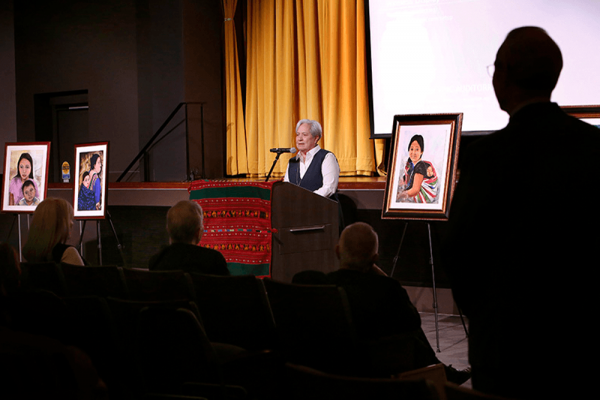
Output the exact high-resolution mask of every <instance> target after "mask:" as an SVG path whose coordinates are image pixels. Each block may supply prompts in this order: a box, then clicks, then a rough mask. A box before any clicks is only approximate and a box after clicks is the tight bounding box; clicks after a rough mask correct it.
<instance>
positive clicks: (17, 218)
mask: <svg viewBox="0 0 600 400" xmlns="http://www.w3.org/2000/svg"><path fill="white" fill-rule="evenodd" d="M15 220H17V231H18V232H17V236H18V240H19V246H18V247H19V262H23V251H22V248H23V243H22V240H21V237H22V231H21V214H15V217H14V219H13V223H12V225H11V226H10V230H9V231H8V237H7V238H6V242H9V241H10V234H11V233H12V230H13V228H14V226H15ZM27 227H28V228H29V213H28V214H27Z"/></svg>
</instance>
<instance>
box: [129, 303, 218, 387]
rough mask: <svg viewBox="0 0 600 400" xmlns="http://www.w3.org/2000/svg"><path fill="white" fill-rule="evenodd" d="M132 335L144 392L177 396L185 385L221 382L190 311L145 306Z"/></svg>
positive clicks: (213, 354)
mask: <svg viewBox="0 0 600 400" xmlns="http://www.w3.org/2000/svg"><path fill="white" fill-rule="evenodd" d="M135 336H136V341H135V344H134V349H135V359H136V360H137V363H138V366H139V369H140V371H141V373H142V376H143V378H144V382H145V387H146V392H155V393H176V391H178V390H180V388H181V386H182V385H183V383H185V382H207V383H218V384H221V383H222V377H221V372H220V367H219V364H218V362H217V357H216V354H215V352H214V350H213V348H212V346H211V343H210V342H209V340H208V337H207V336H206V334H205V332H204V330H203V329H202V326H201V325H200V322H199V321H198V319H197V318H196V316H195V315H194V314H193V313H192V312H191V311H190V310H187V309H183V308H178V309H175V308H164V307H145V308H143V309H142V310H140V312H139V314H138V317H137V323H136V330H135Z"/></svg>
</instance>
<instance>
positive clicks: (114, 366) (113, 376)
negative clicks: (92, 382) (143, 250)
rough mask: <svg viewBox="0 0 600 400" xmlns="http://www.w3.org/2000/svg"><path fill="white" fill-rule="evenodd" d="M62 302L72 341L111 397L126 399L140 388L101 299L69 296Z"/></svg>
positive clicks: (124, 345)
mask: <svg viewBox="0 0 600 400" xmlns="http://www.w3.org/2000/svg"><path fill="white" fill-rule="evenodd" d="M63 301H64V302H65V303H66V306H67V308H68V310H69V312H70V315H71V317H72V320H73V324H72V338H73V340H72V342H71V343H70V344H72V345H74V346H76V347H78V348H80V349H82V350H83V351H84V352H85V353H86V354H87V355H89V356H90V359H91V360H92V363H93V364H94V367H95V368H96V370H97V371H98V374H99V375H100V376H101V377H102V380H103V381H104V382H105V383H106V385H107V387H108V388H109V392H110V394H111V398H128V396H130V395H131V394H132V393H135V392H137V390H138V388H139V387H140V386H141V384H140V379H139V376H138V375H137V374H136V372H135V364H134V363H133V362H132V360H131V355H130V354H129V353H128V345H127V344H126V343H125V342H124V341H122V340H121V337H120V336H119V332H118V331H117V326H116V324H115V320H114V318H113V316H112V313H111V310H110V308H109V307H108V303H107V301H106V299H105V298H103V297H99V296H70V297H64V298H63Z"/></svg>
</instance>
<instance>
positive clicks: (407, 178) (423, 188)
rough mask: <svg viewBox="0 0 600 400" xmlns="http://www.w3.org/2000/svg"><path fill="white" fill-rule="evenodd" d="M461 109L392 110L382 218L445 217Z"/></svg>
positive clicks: (455, 158) (453, 179)
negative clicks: (404, 112) (403, 112)
mask: <svg viewBox="0 0 600 400" xmlns="http://www.w3.org/2000/svg"><path fill="white" fill-rule="evenodd" d="M461 126H462V113H456V114H419V115H396V116H394V125H393V130H392V139H391V151H390V155H389V160H388V166H389V169H388V174H387V180H386V186H385V195H384V200H383V201H384V204H383V209H382V218H384V219H386V218H387V219H417V220H446V219H448V212H449V205H450V200H451V197H452V193H453V191H454V186H455V182H456V163H457V161H458V147H459V142H460V132H461Z"/></svg>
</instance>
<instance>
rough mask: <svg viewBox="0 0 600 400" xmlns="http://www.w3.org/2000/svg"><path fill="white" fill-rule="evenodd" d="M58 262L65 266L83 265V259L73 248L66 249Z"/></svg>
mask: <svg viewBox="0 0 600 400" xmlns="http://www.w3.org/2000/svg"><path fill="white" fill-rule="evenodd" d="M60 261H61V262H64V263H65V264H71V265H84V263H83V259H82V258H81V256H80V255H79V252H78V251H77V249H76V248H75V247H67V249H66V250H65V252H64V253H63V255H62V258H61V259H60Z"/></svg>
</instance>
